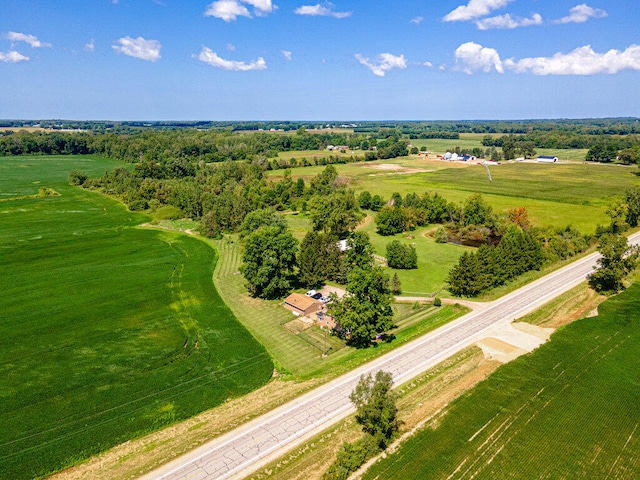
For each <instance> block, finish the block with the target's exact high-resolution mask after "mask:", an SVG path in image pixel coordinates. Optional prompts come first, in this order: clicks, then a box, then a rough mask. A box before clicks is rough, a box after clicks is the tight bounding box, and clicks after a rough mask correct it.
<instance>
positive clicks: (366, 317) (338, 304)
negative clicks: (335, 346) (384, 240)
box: [329, 267, 393, 346]
mask: <svg viewBox="0 0 640 480" xmlns="http://www.w3.org/2000/svg"><path fill="white" fill-rule="evenodd" d="M391 300H392V296H391V293H390V292H389V279H388V277H387V276H386V275H385V273H384V271H383V269H382V267H369V268H359V267H356V268H354V269H353V270H352V271H351V272H350V273H349V279H348V282H347V294H346V295H345V296H344V297H342V299H340V300H337V301H335V302H332V303H331V304H330V305H329V313H331V314H332V315H333V316H334V317H335V318H336V320H337V321H338V322H339V323H340V327H341V328H342V330H343V332H347V331H348V332H350V336H351V338H350V343H351V344H353V345H356V346H368V345H370V344H371V341H372V340H374V339H375V338H376V336H377V335H379V334H382V333H384V332H386V331H388V330H389V329H390V328H391V327H392V326H393V311H392V310H391Z"/></svg>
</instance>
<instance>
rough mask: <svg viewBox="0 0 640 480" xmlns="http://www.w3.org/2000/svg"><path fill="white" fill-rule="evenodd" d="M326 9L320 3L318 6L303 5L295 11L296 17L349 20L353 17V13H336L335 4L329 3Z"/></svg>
mask: <svg viewBox="0 0 640 480" xmlns="http://www.w3.org/2000/svg"><path fill="white" fill-rule="evenodd" d="M326 5H327V6H326V7H324V6H322V5H320V4H319V3H318V4H316V5H303V6H302V7H298V8H296V9H295V10H294V13H295V14H296V15H310V16H313V17H334V18H347V17H350V16H351V12H334V11H333V4H331V3H327V4H326Z"/></svg>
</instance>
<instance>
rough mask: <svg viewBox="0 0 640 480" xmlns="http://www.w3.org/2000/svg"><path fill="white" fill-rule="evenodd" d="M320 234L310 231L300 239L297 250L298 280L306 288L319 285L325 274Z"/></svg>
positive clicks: (322, 243)
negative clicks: (298, 249)
mask: <svg viewBox="0 0 640 480" xmlns="http://www.w3.org/2000/svg"><path fill="white" fill-rule="evenodd" d="M322 236H323V235H322V234H321V233H318V232H315V231H311V232H307V234H306V235H305V236H304V238H303V239H302V242H301V243H300V251H299V252H298V281H299V282H300V283H301V284H302V285H304V286H305V287H308V288H316V287H321V286H322V284H323V283H324V280H325V276H326V271H325V268H326V265H325V263H326V262H325V260H326V259H325V254H324V252H323V249H324V241H323V239H322Z"/></svg>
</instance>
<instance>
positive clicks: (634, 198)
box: [625, 187, 640, 227]
mask: <svg viewBox="0 0 640 480" xmlns="http://www.w3.org/2000/svg"><path fill="white" fill-rule="evenodd" d="M625 202H626V204H627V218H626V220H627V223H628V224H629V225H631V226H632V227H637V226H638V223H640V187H634V188H630V189H629V190H627V191H626V193H625Z"/></svg>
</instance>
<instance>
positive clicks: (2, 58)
mask: <svg viewBox="0 0 640 480" xmlns="http://www.w3.org/2000/svg"><path fill="white" fill-rule="evenodd" d="M27 60H29V57H25V56H24V55H22V54H21V53H18V52H16V51H15V50H10V51H8V52H7V53H4V52H0V62H5V63H18V62H26V61H27Z"/></svg>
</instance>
